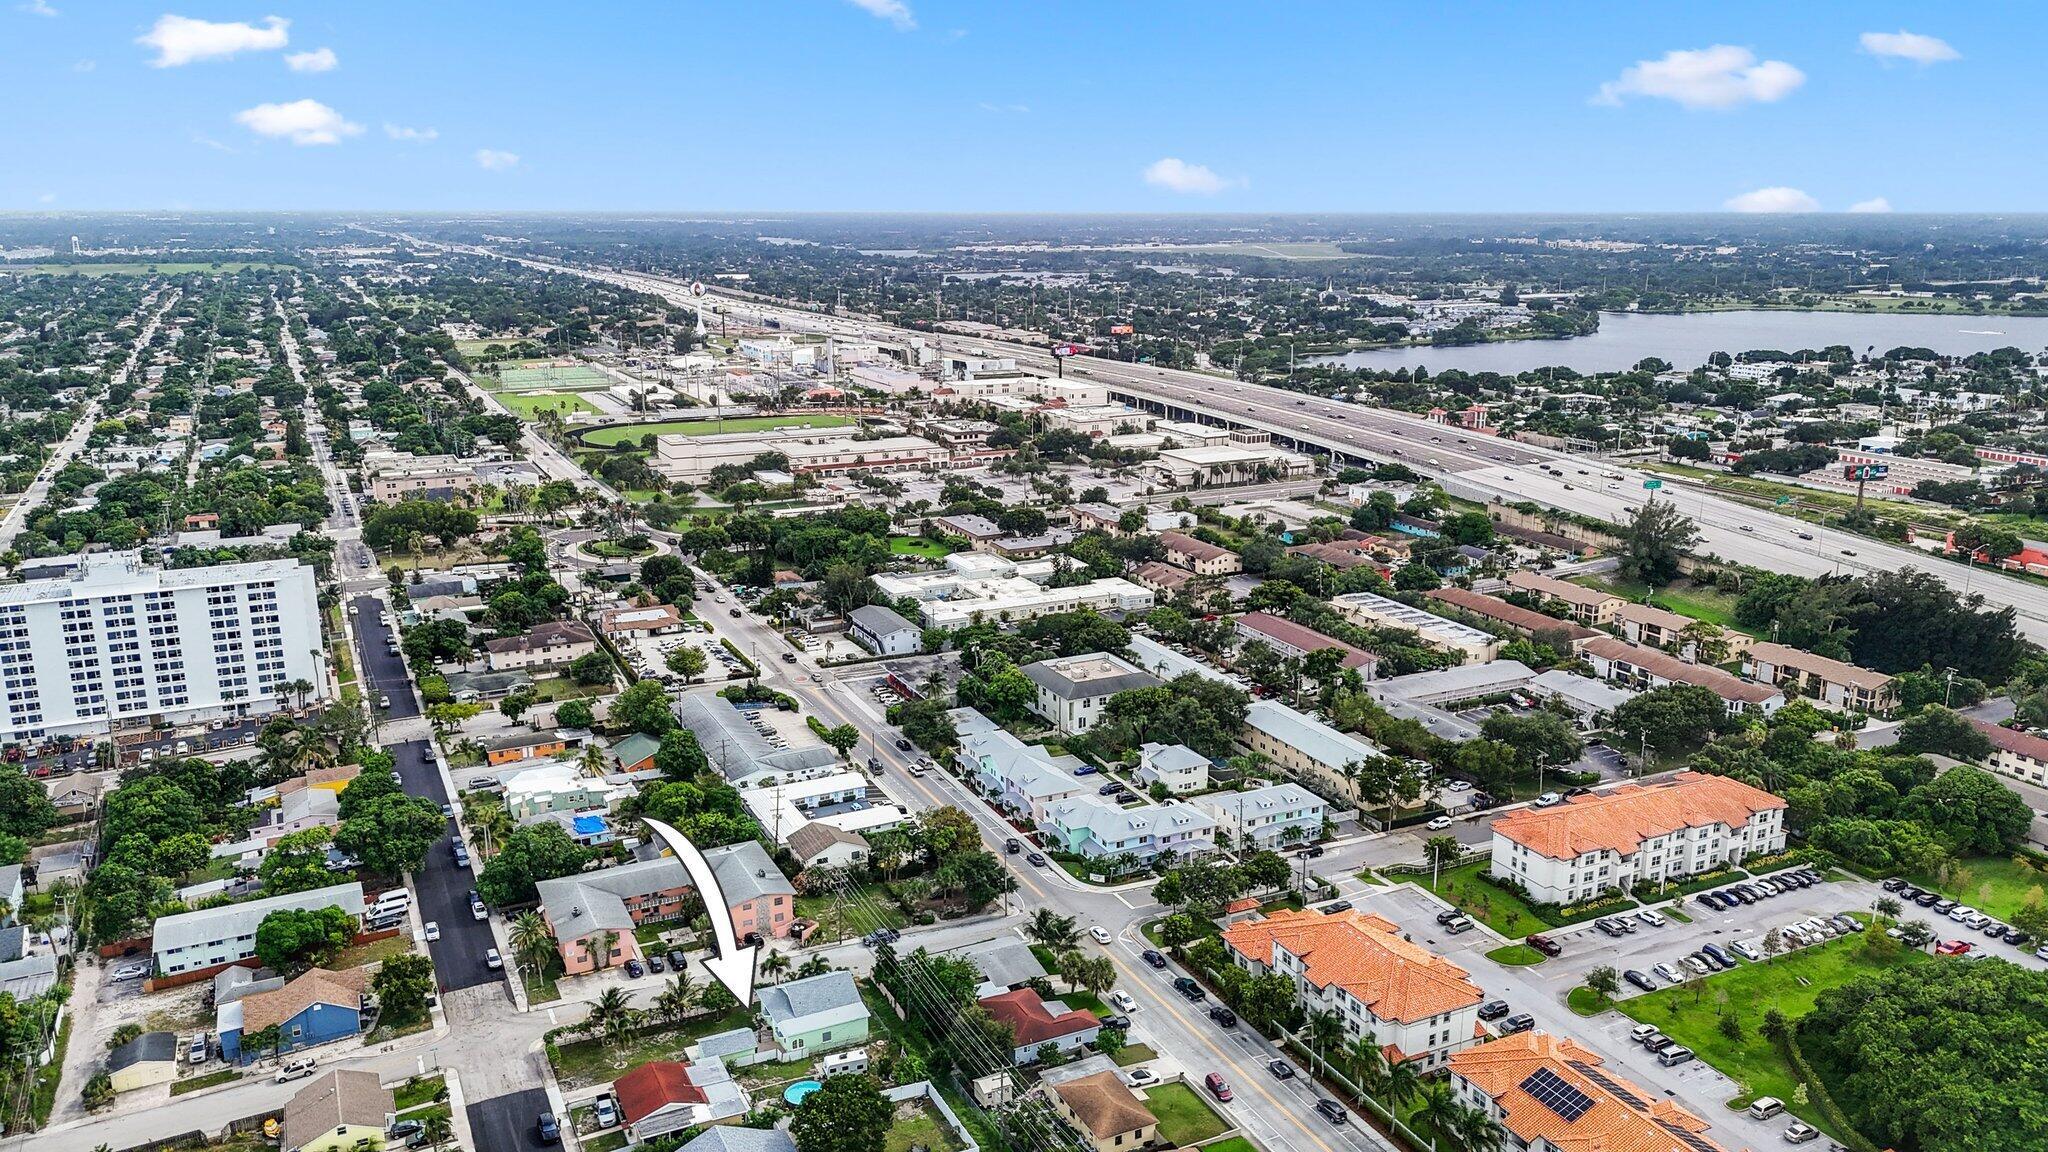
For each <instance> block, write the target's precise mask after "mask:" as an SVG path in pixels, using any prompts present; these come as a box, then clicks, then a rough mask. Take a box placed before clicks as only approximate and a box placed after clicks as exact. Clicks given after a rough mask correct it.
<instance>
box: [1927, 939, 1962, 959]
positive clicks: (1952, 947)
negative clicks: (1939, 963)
mask: <svg viewBox="0 0 2048 1152" xmlns="http://www.w3.org/2000/svg"><path fill="white" fill-rule="evenodd" d="M1934 954H1935V955H1936V956H1968V955H1969V954H1970V942H1969V941H1968V940H1945V941H1943V942H1941V943H1940V944H1936V945H1935V946H1934Z"/></svg>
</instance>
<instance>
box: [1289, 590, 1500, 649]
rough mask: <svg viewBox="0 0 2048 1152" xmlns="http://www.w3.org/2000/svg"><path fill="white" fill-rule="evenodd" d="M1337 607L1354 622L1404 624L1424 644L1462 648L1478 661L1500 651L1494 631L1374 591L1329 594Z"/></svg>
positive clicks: (1498, 638) (1331, 601)
mask: <svg viewBox="0 0 2048 1152" xmlns="http://www.w3.org/2000/svg"><path fill="white" fill-rule="evenodd" d="M1330 607H1332V608H1335V609H1336V610H1337V611H1338V612H1340V613H1342V614H1343V615H1344V616H1345V617H1347V618H1348V619H1350V620H1351V622H1352V623H1354V624H1361V625H1377V626H1380V627H1385V628H1401V629H1405V630H1407V631H1409V632H1413V633H1415V634H1416V636H1418V637H1420V638H1421V640H1422V642H1423V643H1424V644H1427V645H1429V646H1430V647H1432V648H1438V649H1442V650H1444V651H1447V652H1462V653H1464V654H1465V658H1466V659H1467V660H1470V661H1471V662H1473V663H1475V664H1484V663H1486V662H1487V661H1488V660H1491V659H1493V658H1494V657H1495V656H1497V655H1499V654H1500V648H1501V639H1500V637H1498V636H1495V635H1494V634H1493V633H1491V632H1486V631H1482V630H1481V629H1478V628H1474V627H1472V626H1471V625H1470V624H1460V623H1458V622H1457V621H1456V620H1446V619H1445V618H1443V617H1442V616H1438V615H1437V614H1435V613H1434V612H1425V611H1423V610H1422V609H1420V608H1416V607H1413V606H1411V605H1408V604H1403V603H1401V602H1400V601H1399V600H1393V599H1389V598H1388V597H1385V596H1380V595H1376V594H1374V593H1371V592H1348V593H1345V594H1344V595H1341V596H1332V597H1331V598H1330Z"/></svg>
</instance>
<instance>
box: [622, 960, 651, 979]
mask: <svg viewBox="0 0 2048 1152" xmlns="http://www.w3.org/2000/svg"><path fill="white" fill-rule="evenodd" d="M626 975H628V976H631V977H632V978H633V979H635V980H638V979H639V978H641V977H642V976H645V975H647V966H646V965H644V964H642V963H640V961H638V960H632V959H628V960H627V961H626Z"/></svg>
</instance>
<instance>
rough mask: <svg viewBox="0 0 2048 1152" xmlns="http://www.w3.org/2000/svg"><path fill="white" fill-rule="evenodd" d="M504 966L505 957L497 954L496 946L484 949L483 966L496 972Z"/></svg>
mask: <svg viewBox="0 0 2048 1152" xmlns="http://www.w3.org/2000/svg"><path fill="white" fill-rule="evenodd" d="M504 966H505V958H504V957H502V956H500V955H498V950H497V949H496V948H486V949H484V967H486V968H489V969H490V970H491V971H493V972H496V971H497V970H498V969H500V968H503V967H504Z"/></svg>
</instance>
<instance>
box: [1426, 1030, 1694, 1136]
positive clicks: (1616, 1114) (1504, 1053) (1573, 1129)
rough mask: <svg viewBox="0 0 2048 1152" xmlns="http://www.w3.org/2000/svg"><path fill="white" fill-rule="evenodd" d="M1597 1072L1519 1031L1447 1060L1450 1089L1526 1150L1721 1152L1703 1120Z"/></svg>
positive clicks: (1559, 1044) (1593, 1062)
mask: <svg viewBox="0 0 2048 1152" xmlns="http://www.w3.org/2000/svg"><path fill="white" fill-rule="evenodd" d="M1601 1065H1602V1061H1601V1059H1600V1057H1598V1056H1596V1055H1594V1054H1593V1053H1592V1052H1589V1051H1587V1050H1586V1049H1584V1048H1581V1047H1579V1046H1578V1044H1576V1043H1574V1042H1573V1041H1571V1040H1567V1039H1564V1038H1562V1037H1558V1036H1551V1035H1548V1034H1546V1033H1542V1032H1523V1033H1520V1034H1518V1035H1514V1036H1506V1037H1502V1038H1501V1039H1499V1040H1496V1041H1494V1042H1493V1043H1491V1044H1482V1045H1480V1046H1478V1047H1476V1048H1468V1049H1466V1050H1465V1051H1463V1052H1460V1053H1458V1054H1457V1055H1456V1056H1453V1057H1451V1061H1450V1069H1451V1087H1452V1089H1453V1090H1454V1091H1455V1092H1456V1094H1457V1097H1458V1102H1459V1103H1461V1104H1463V1105H1465V1106H1466V1107H1468V1108H1477V1109H1479V1110H1480V1111H1482V1112H1484V1113H1486V1115H1487V1116H1489V1117H1491V1118H1492V1119H1493V1120H1494V1121H1495V1122H1497V1123H1499V1124H1500V1126H1501V1127H1503V1128H1506V1129H1507V1130H1508V1131H1509V1132H1510V1133H1513V1135H1514V1137H1515V1139H1514V1140H1513V1141H1512V1143H1515V1144H1517V1145H1518V1146H1520V1147H1524V1148H1542V1149H1546V1150H1554V1152H1723V1149H1722V1147H1721V1145H1719V1144H1716V1143H1714V1142H1713V1141H1712V1140H1709V1139H1707V1137H1706V1132H1707V1122H1706V1121H1705V1120H1702V1119H1700V1118H1699V1117H1698V1116H1695V1115H1693V1114H1692V1113H1690V1112H1688V1111H1686V1110H1685V1109H1683V1108H1680V1107H1679V1106H1678V1105H1677V1104H1675V1103H1673V1102H1671V1101H1670V1100H1668V1099H1665V1098H1664V1097H1662V1096H1660V1095H1658V1094H1655V1093H1652V1092H1648V1091H1645V1090H1644V1089H1642V1088H1638V1087H1637V1086H1635V1085H1634V1084H1631V1083H1630V1082H1628V1081H1627V1080H1624V1079H1622V1078H1621V1077H1619V1076H1615V1075H1613V1074H1611V1073H1609V1072H1608V1071H1607V1070H1606V1069H1604V1068H1603V1067H1602V1066H1601Z"/></svg>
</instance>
